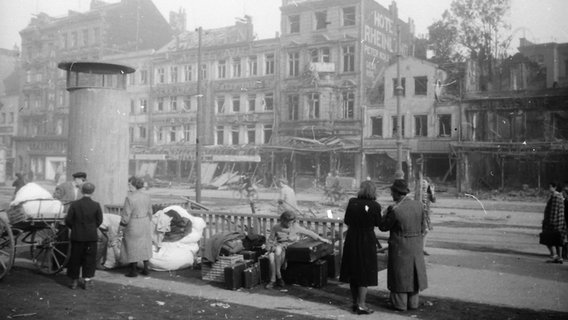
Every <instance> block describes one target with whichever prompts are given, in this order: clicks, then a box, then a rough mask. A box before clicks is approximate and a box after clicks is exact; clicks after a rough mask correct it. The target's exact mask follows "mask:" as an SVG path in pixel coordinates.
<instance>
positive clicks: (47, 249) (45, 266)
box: [32, 223, 71, 274]
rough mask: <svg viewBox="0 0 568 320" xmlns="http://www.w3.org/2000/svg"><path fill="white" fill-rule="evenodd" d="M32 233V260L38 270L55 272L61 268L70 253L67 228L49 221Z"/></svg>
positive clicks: (44, 272) (49, 272)
mask: <svg viewBox="0 0 568 320" xmlns="http://www.w3.org/2000/svg"><path fill="white" fill-rule="evenodd" d="M34 233H35V234H34V235H33V236H32V239H34V241H35V242H34V244H33V246H34V248H33V250H32V252H33V255H32V261H33V263H34V265H35V266H36V267H37V268H38V271H39V272H41V273H43V274H56V273H58V272H59V271H61V270H63V268H65V266H66V265H67V262H68V261H69V255H70V253H71V245H70V241H69V229H68V228H67V227H66V226H64V225H61V224H58V223H50V224H48V225H47V227H46V228H45V229H40V230H36V231H35V232H34Z"/></svg>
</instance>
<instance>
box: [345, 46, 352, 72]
mask: <svg viewBox="0 0 568 320" xmlns="http://www.w3.org/2000/svg"><path fill="white" fill-rule="evenodd" d="M353 71H355V46H345V47H343V72H353Z"/></svg>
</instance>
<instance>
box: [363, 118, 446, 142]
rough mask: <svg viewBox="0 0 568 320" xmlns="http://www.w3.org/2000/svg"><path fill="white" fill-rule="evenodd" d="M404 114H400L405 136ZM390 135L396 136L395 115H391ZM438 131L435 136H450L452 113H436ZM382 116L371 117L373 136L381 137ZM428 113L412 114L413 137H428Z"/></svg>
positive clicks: (403, 135)
mask: <svg viewBox="0 0 568 320" xmlns="http://www.w3.org/2000/svg"><path fill="white" fill-rule="evenodd" d="M405 122H406V121H405V116H404V115H402V116H401V127H402V131H401V133H402V137H407V133H406V132H405ZM391 124H392V126H391V128H392V137H393V138H396V137H397V136H398V130H397V127H398V122H397V116H392V117H391ZM437 125H438V132H437V137H451V136H452V115H451V114H438V115H437ZM383 126H384V119H383V117H380V116H379V117H371V135H372V136H375V137H383V136H384V132H383ZM428 136H429V132H428V115H415V116H414V137H428Z"/></svg>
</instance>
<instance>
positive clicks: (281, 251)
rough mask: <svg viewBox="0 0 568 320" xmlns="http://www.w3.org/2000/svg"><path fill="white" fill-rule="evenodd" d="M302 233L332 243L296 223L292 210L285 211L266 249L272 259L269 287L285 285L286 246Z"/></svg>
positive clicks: (270, 259)
mask: <svg viewBox="0 0 568 320" xmlns="http://www.w3.org/2000/svg"><path fill="white" fill-rule="evenodd" d="M300 235H305V236H308V237H310V238H312V239H314V240H319V241H322V242H325V243H331V241H329V240H327V239H325V238H322V237H320V236H319V235H318V234H317V233H315V232H313V231H310V230H308V229H306V228H304V227H302V226H300V225H299V224H298V223H296V215H295V214H294V213H293V212H292V211H288V210H287V211H284V212H283V213H282V214H281V215H280V223H278V224H276V225H274V226H273V227H272V230H271V231H270V236H269V237H268V241H267V242H266V251H267V255H268V259H269V261H270V267H269V270H270V282H269V283H268V284H267V285H266V288H267V289H270V288H273V287H274V286H275V285H276V286H279V287H283V286H284V281H283V280H282V274H281V273H280V269H281V268H282V265H284V262H285V261H286V247H287V246H289V245H290V244H292V243H294V242H296V241H298V240H300Z"/></svg>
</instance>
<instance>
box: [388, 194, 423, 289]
mask: <svg viewBox="0 0 568 320" xmlns="http://www.w3.org/2000/svg"><path fill="white" fill-rule="evenodd" d="M379 229H381V230H382V231H390V236H389V249H388V250H389V253H388V271H387V275H388V277H387V287H388V289H389V290H390V291H392V292H418V291H421V290H424V289H426V288H427V287H428V280H427V278H426V263H425V261H424V251H423V242H424V238H423V233H424V231H425V225H424V206H423V205H422V203H421V202H420V201H417V200H411V199H410V198H408V197H405V198H404V199H402V200H401V201H400V202H399V203H397V204H396V205H394V206H393V207H389V209H388V210H387V213H386V214H385V216H384V217H383V218H382V219H381V224H380V226H379Z"/></svg>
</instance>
